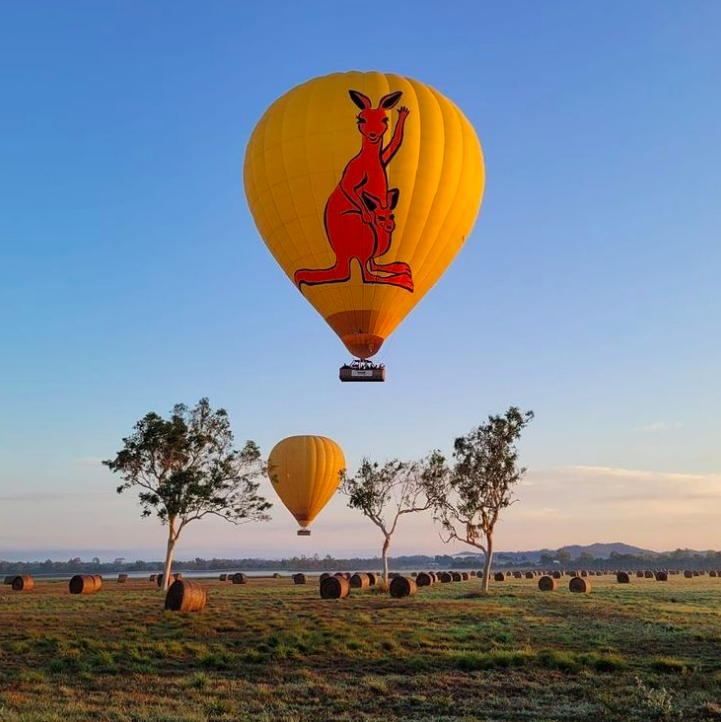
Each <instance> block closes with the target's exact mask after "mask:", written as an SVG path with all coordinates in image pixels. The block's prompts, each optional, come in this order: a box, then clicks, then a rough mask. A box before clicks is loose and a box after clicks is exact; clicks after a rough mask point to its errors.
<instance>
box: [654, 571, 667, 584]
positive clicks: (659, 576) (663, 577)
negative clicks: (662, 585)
mask: <svg viewBox="0 0 721 722" xmlns="http://www.w3.org/2000/svg"><path fill="white" fill-rule="evenodd" d="M655 577H656V581H657V582H667V581H668V572H656V574H655Z"/></svg>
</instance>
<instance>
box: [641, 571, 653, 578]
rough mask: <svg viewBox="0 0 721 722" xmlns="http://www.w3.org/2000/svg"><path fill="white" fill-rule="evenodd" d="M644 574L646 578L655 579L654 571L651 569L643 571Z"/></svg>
mask: <svg viewBox="0 0 721 722" xmlns="http://www.w3.org/2000/svg"><path fill="white" fill-rule="evenodd" d="M643 576H644V577H645V578H646V579H653V572H652V571H651V570H650V569H647V570H646V571H645V572H644V573H643Z"/></svg>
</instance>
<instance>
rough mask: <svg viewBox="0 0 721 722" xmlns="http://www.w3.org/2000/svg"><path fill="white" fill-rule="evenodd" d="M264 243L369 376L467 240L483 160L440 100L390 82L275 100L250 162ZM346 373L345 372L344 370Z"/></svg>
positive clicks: (358, 78)
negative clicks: (375, 358)
mask: <svg viewBox="0 0 721 722" xmlns="http://www.w3.org/2000/svg"><path fill="white" fill-rule="evenodd" d="M244 175H245V190H246V195H247V198H248V204H249V206H250V210H251V212H252V214H253V218H254V219H255V222H256V224H257V226H258V229H259V231H260V234H261V235H262V237H263V238H264V240H265V243H266V244H267V246H268V248H269V249H270V252H271V253H272V254H273V256H274V257H275V259H276V260H277V261H278V263H279V264H280V266H281V267H282V268H283V270H284V271H285V272H286V274H287V275H288V277H289V278H290V279H291V281H292V282H293V283H294V284H295V285H296V287H297V288H298V290H299V291H300V292H301V293H302V294H303V295H304V296H305V297H306V298H307V299H308V301H310V303H312V304H313V306H314V307H315V308H316V310H317V311H318V312H319V313H320V314H321V315H322V316H323V318H324V319H325V320H326V321H327V322H328V324H329V325H330V326H331V328H332V329H333V330H334V331H335V332H336V333H337V334H338V336H340V338H341V340H342V341H343V343H344V344H345V346H346V348H347V349H348V350H349V351H350V352H351V354H353V356H355V357H356V358H357V359H359V360H360V361H361V362H362V363H360V364H358V363H356V364H355V366H356V367H358V366H360V367H361V370H360V371H358V372H357V373H354V374H351V373H350V370H349V371H348V373H347V374H346V376H348V377H349V378H350V377H354V380H356V379H357V380H360V379H364V380H378V379H377V376H376V377H374V375H373V374H372V373H370V372H367V373H364V372H363V367H366V368H370V369H373V367H374V365H373V364H371V363H370V362H368V361H367V360H368V359H369V358H371V357H372V356H373V355H375V354H376V353H377V352H378V350H379V349H380V348H381V345H382V344H383V341H384V340H385V339H386V338H387V337H388V336H389V335H390V334H391V333H392V332H393V330H394V329H395V328H396V327H397V326H398V324H400V322H401V321H402V320H403V319H404V317H405V316H406V315H407V314H408V312H409V311H410V310H411V309H412V308H413V307H414V306H415V305H416V304H417V303H418V301H419V300H420V299H421V298H422V297H423V296H424V295H425V294H426V293H427V292H428V291H429V289H430V288H431V287H432V286H433V285H434V284H435V282H436V281H437V280H438V279H439V278H440V277H441V275H442V274H443V272H444V271H445V270H446V268H447V267H448V265H449V264H450V263H451V261H452V260H453V258H454V257H455V255H456V254H457V253H458V251H459V250H460V248H461V246H462V245H463V243H464V241H465V240H466V237H467V236H468V234H469V233H470V231H471V229H472V227H473V223H474V221H475V218H476V215H477V214H478V209H479V206H480V202H481V197H482V195H483V186H484V169H483V156H482V153H481V146H480V144H479V142H478V138H477V137H476V134H475V132H474V130H473V128H472V126H471V124H470V123H469V122H468V120H467V119H466V117H465V116H464V115H463V113H462V112H461V111H460V110H459V109H458V108H457V107H456V106H455V105H454V104H453V103H452V102H451V101H450V100H448V99H447V98H446V97H444V96H443V95H441V94H440V93H439V92H438V91H437V90H434V89H433V88H431V87H429V86H428V85H425V84H423V83H421V82H419V81H417V80H412V79H410V78H404V77H402V76H400V75H392V74H384V73H376V72H373V73H361V72H349V73H335V74H333V75H327V76H325V77H320V78H315V79H313V80H309V81H308V82H306V83H303V84H302V85H299V86H298V87H296V88H293V90H290V91H289V92H287V93H286V94H285V95H283V96H282V97H280V98H279V99H278V100H276V101H275V103H273V104H272V105H271V106H270V108H268V110H267V111H266V112H265V114H264V115H263V117H262V118H261V119H260V121H259V122H258V125H257V126H256V128H255V130H254V131H253V134H252V136H251V138H250V141H249V143H248V148H247V151H246V156H245V172H244ZM341 376H343V373H342V372H341Z"/></svg>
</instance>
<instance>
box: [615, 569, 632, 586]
mask: <svg viewBox="0 0 721 722" xmlns="http://www.w3.org/2000/svg"><path fill="white" fill-rule="evenodd" d="M616 581H617V582H618V583H619V584H630V583H631V575H630V574H629V573H628V572H618V574H616Z"/></svg>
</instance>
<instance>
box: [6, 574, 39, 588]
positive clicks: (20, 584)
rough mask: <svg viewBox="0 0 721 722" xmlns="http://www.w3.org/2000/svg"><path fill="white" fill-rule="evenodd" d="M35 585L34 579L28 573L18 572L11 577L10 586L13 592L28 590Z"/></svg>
mask: <svg viewBox="0 0 721 722" xmlns="http://www.w3.org/2000/svg"><path fill="white" fill-rule="evenodd" d="M34 586H35V580H34V579H33V578H32V577H31V576H30V575H29V574H19V575H18V576H16V577H13V581H12V588H13V591H14V592H29V591H30V590H31V589H32V588H33V587H34Z"/></svg>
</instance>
